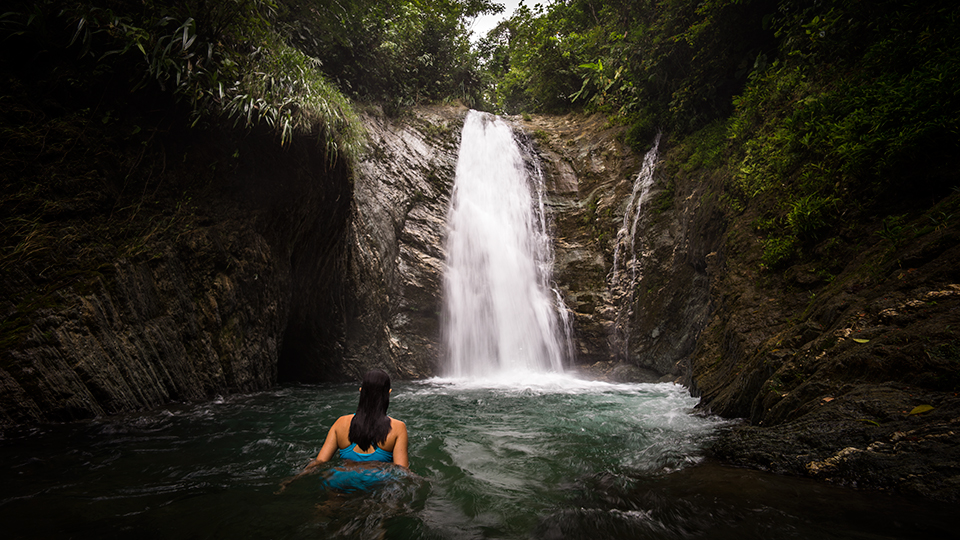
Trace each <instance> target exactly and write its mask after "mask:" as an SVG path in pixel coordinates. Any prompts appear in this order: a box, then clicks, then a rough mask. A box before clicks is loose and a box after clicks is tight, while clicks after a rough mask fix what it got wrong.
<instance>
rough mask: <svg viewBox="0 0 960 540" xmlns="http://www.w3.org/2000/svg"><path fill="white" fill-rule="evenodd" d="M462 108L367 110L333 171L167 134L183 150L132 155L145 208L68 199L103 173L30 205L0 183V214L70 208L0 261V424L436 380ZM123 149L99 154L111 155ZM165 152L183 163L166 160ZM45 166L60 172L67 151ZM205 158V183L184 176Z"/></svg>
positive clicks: (105, 199) (290, 154) (291, 155)
mask: <svg viewBox="0 0 960 540" xmlns="http://www.w3.org/2000/svg"><path fill="white" fill-rule="evenodd" d="M465 114H466V109H464V108H455V107H443V108H424V109H418V110H416V111H413V112H411V113H410V114H408V115H406V116H405V117H403V118H401V119H394V120H388V119H385V118H384V117H383V116H382V115H368V116H366V117H364V122H365V125H366V127H367V129H368V132H369V136H370V144H369V151H368V153H367V154H366V155H365V157H364V158H363V159H362V160H361V162H360V163H359V164H357V166H356V169H355V170H354V171H348V170H346V169H345V168H343V167H342V166H334V167H332V168H331V167H330V164H329V163H328V162H327V161H326V160H325V159H324V156H323V155H322V153H321V152H320V151H319V149H318V147H317V145H316V144H315V142H314V141H312V140H306V139H302V140H297V141H295V142H294V143H293V144H292V145H288V146H286V147H283V146H280V145H279V144H278V142H277V141H276V139H275V137H274V136H272V135H271V134H266V133H250V134H244V133H238V132H233V131H231V130H229V129H226V130H222V131H216V132H203V133H200V132H189V133H186V134H178V135H179V136H183V137H186V139H184V140H183V144H182V146H176V147H175V148H166V147H164V148H163V150H157V151H156V152H155V153H152V154H147V155H146V156H143V155H141V156H140V158H139V161H137V164H138V165H137V166H136V167H137V168H136V169H135V170H137V171H143V173H145V176H146V177H147V179H146V180H143V183H142V185H138V186H137V188H138V190H137V191H136V192H137V193H139V192H140V191H143V192H144V193H151V192H152V193H153V196H154V197H155V199H156V202H152V201H151V202H149V203H147V204H144V201H143V200H139V201H136V206H135V210H133V211H126V212H123V211H119V212H118V211H117V210H116V208H115V204H116V203H115V202H114V199H113V198H112V197H111V196H102V197H99V196H98V198H95V199H94V200H92V201H90V200H87V199H84V196H85V194H86V193H88V192H87V191H84V190H86V189H87V187H88V183H89V182H99V183H101V184H102V185H104V186H105V188H106V190H107V192H108V193H109V191H110V190H115V189H117V184H118V183H119V182H118V180H117V178H116V176H115V175H112V174H110V172H109V171H107V172H105V173H104V174H103V176H102V177H99V178H91V177H90V176H89V175H87V176H85V177H83V178H79V179H76V180H75V181H73V183H70V182H67V183H66V185H64V186H60V187H59V188H58V190H57V191H56V192H54V193H51V194H49V195H48V196H46V198H47V199H48V200H47V201H46V202H44V201H40V202H37V201H36V198H35V197H33V196H32V195H30V194H28V193H25V192H24V191H20V192H16V191H13V192H8V194H7V195H8V196H7V198H6V199H5V200H6V201H7V202H8V203H9V204H7V208H8V209H10V210H11V211H12V212H18V211H23V210H24V208H25V207H29V206H30V205H33V204H39V205H45V206H43V207H44V208H46V207H49V206H53V207H55V208H62V207H66V206H72V207H78V206H79V207H82V210H81V211H76V212H74V213H73V214H71V215H68V216H64V215H63V212H62V211H61V212H60V213H58V214H57V215H55V216H51V217H50V219H49V222H42V221H41V222H38V223H37V224H36V229H35V231H34V233H33V236H27V237H25V238H23V239H22V240H21V245H22V246H23V248H22V249H20V251H21V253H19V254H17V255H18V256H17V257H8V258H5V259H4V260H3V272H2V281H0V286H2V291H3V298H4V301H3V303H2V304H0V309H2V313H3V319H4V322H3V327H2V330H3V333H2V341H0V351H2V362H0V423H2V424H17V423H23V422H29V421H47V420H69V419H75V418H84V417H89V416H93V415H102V414H112V413H117V412H122V411H129V410H136V409H142V408H147V407H153V406H158V405H161V404H163V403H166V402H169V401H175V400H199V399H206V398H210V397H212V396H215V395H217V394H224V393H228V392H237V391H240V392H245V391H254V390H258V389H264V388H268V387H270V386H272V385H274V384H276V383H277V382H278V381H284V380H286V381H302V382H314V381H336V380H355V379H356V378H358V377H359V376H360V375H362V373H363V372H364V371H365V370H366V369H368V368H370V367H374V366H376V367H382V368H384V369H386V370H388V371H389V372H391V373H393V374H395V375H398V376H400V377H404V378H416V377H426V376H430V375H433V374H435V373H436V371H437V362H438V357H439V345H438V341H439V335H440V329H439V313H440V291H441V271H442V261H443V255H442V245H443V234H444V230H445V222H444V219H445V214H446V209H447V205H448V201H449V193H450V187H451V185H452V182H453V174H454V169H455V166H456V157H457V149H458V146H459V144H458V143H459V133H460V126H461V125H462V122H463V117H464V116H465ZM96 136H97V134H93V135H92V137H96ZM101 136H103V137H108V136H109V135H107V134H101ZM89 144H93V142H90V143H89ZM35 150H37V151H38V152H39V151H40V149H39V148H38V149H35ZM129 150H130V149H129V148H125V147H124V146H123V145H122V144H119V145H116V147H115V148H112V149H111V150H103V151H102V153H104V154H108V155H109V156H110V157H111V158H112V159H113V160H116V161H119V160H124V159H132V158H130V156H129V153H128V151H129ZM133 150H134V151H136V150H139V148H134V149H133ZM170 155H172V156H173V157H174V158H175V159H176V160H178V161H180V162H181V163H182V164H181V165H178V166H172V167H167V166H166V163H167V160H168V159H169V158H170ZM56 158H57V159H60V160H63V159H64V156H63V155H62V154H58V155H57V156H56ZM78 161H79V160H78ZM217 164H223V165H221V168H220V170H219V171H216V169H215V167H216V166H217ZM84 165H85V164H81V165H77V166H78V167H80V166H84ZM58 166H59V167H60V168H59V169H57V171H61V172H59V174H63V173H62V171H64V170H66V171H67V174H69V173H71V172H72V171H70V170H69V169H70V168H71V162H70V161H69V160H67V161H66V164H64V163H59V164H58ZM204 169H209V170H211V171H214V174H211V176H210V177H209V178H204V179H203V180H202V181H198V180H197V179H196V178H195V177H194V176H193V175H194V174H195V171H197V170H204ZM51 171H52V170H51ZM154 171H160V172H159V173H157V174H156V176H155V175H154V174H153V173H154ZM36 174H37V175H38V176H42V175H43V174H48V172H47V171H37V173H36ZM49 174H57V172H56V171H54V172H49ZM5 185H6V186H9V187H12V188H15V187H16V186H17V185H18V183H17V182H9V183H7V184H5ZM26 185H29V184H26ZM124 187H126V186H124ZM88 198H89V197H88ZM111 204H113V205H114V207H111ZM28 210H29V208H28ZM14 215H16V214H14ZM26 215H28V216H29V212H27V213H26ZM24 219H26V218H24ZM58 231H59V232H58ZM58 235H59V238H58ZM103 235H106V237H102V236H103ZM31 242H33V243H31Z"/></svg>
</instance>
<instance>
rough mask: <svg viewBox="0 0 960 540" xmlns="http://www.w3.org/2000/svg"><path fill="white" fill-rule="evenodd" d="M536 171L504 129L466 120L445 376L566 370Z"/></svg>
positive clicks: (448, 275) (451, 219) (455, 206)
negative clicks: (527, 165) (528, 169)
mask: <svg viewBox="0 0 960 540" xmlns="http://www.w3.org/2000/svg"><path fill="white" fill-rule="evenodd" d="M533 169H534V171H533V173H534V174H529V173H528V171H527V167H526V166H525V165H524V159H523V154H522V153H521V150H520V147H519V145H518V144H517V142H516V141H515V140H514V134H513V130H512V129H511V128H510V126H508V125H507V124H506V122H504V121H503V120H502V119H500V118H497V117H495V116H492V115H489V114H485V113H480V112H477V111H470V112H469V113H468V114H467V118H466V120H465V122H464V125H463V132H462V133H461V139H460V154H459V157H458V161H457V170H456V178H455V180H454V187H453V196H452V197H451V201H450V209H449V212H448V217H447V227H448V233H447V239H446V252H447V268H446V271H445V273H444V279H443V299H444V300H443V319H444V321H443V342H444V347H445V352H446V355H447V370H446V373H445V374H446V375H447V376H451V377H468V378H483V377H490V376H496V375H499V374H504V373H510V372H533V373H544V372H550V371H562V369H563V359H564V352H565V351H564V349H565V347H564V346H563V345H561V343H563V342H564V340H563V337H564V336H562V334H563V332H562V329H561V326H560V325H559V324H558V311H560V310H562V309H563V307H562V305H561V306H558V300H557V299H558V298H559V295H557V296H554V295H552V294H551V293H550V285H551V283H552V272H553V252H552V249H551V244H550V242H551V240H550V237H549V231H548V229H547V220H546V215H545V211H544V202H543V178H542V174H541V173H540V172H539V169H538V168H537V167H536V166H534V167H533ZM558 307H559V308H560V309H559V310H558Z"/></svg>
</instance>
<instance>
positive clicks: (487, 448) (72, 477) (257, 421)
mask: <svg viewBox="0 0 960 540" xmlns="http://www.w3.org/2000/svg"><path fill="white" fill-rule="evenodd" d="M565 385H566V383H562V384H560V383H558V384H555V385H553V386H551V385H549V384H547V385H546V386H542V385H541V386H523V385H516V386H513V387H499V388H483V387H462V386H457V385H452V384H446V383H436V382H434V383H409V384H399V385H397V387H396V388H395V390H394V394H395V397H394V399H393V402H392V404H391V413H392V414H394V415H395V416H397V417H399V418H402V419H404V420H406V421H407V423H408V426H409V427H410V432H411V462H412V466H411V471H410V472H409V473H405V472H401V473H399V474H397V479H396V481H394V482H391V483H389V484H388V485H386V486H385V487H383V488H381V489H377V490H375V491H374V492H371V493H363V494H352V495H343V494H337V493H331V492H328V491H326V490H324V489H323V488H322V485H321V482H320V480H321V478H320V476H319V475H318V476H311V477H307V478H304V479H301V480H298V481H297V482H294V483H292V484H291V485H290V487H289V488H288V489H287V490H285V491H284V492H282V493H279V494H278V493H277V491H278V488H279V483H280V482H281V480H283V479H284V478H287V477H289V476H290V475H292V474H294V473H296V472H297V471H298V470H299V468H300V467H302V466H303V464H304V463H306V461H308V460H309V459H310V458H311V457H313V456H314V455H315V454H316V452H317V450H318V448H319V445H320V444H321V443H322V441H323V437H324V435H325V433H326V429H327V427H328V426H329V425H330V423H331V422H332V421H333V419H335V418H336V417H337V416H339V415H340V414H344V413H347V412H350V411H351V410H352V409H353V407H354V406H355V399H356V388H355V385H339V386H321V387H317V386H308V387H288V388H282V389H279V390H277V391H274V392H266V393H261V394H255V395H249V396H235V397H232V398H230V399H226V400H220V401H217V402H214V403H208V404H204V405H198V406H182V407H171V408H168V409H166V410H163V411H156V412H151V413H147V414H141V415H132V416H128V417H123V418H111V419H107V420H98V421H92V422H85V423H76V424H69V425H58V426H43V427H40V428H33V429H30V430H24V431H19V432H13V431H9V430H8V431H6V432H4V433H3V436H2V439H0V459H2V463H3V466H2V467H0V524H2V527H0V531H2V532H0V535H2V538H6V539H10V538H136V539H138V540H141V539H142V540H146V539H152V538H363V539H366V538H378V537H379V538H410V539H415V538H420V539H431V538H437V539H440V538H455V539H457V540H462V539H468V538H531V537H532V538H577V539H579V538H658V539H673V538H704V539H727V538H731V539H732V538H738V539H739V538H863V539H868V538H869V539H880V538H925V539H926V538H957V537H958V536H957V533H956V531H957V530H958V529H957V525H958V524H960V519H958V517H957V516H956V515H955V514H956V512H955V510H954V508H952V507H944V506H942V505H936V504H932V503H928V502H923V501H907V500H902V499H899V498H896V497H891V496H887V495H885V494H875V493H874V494H871V493H860V492H856V491H851V490H847V489H843V488H837V487H833V486H829V485H823V484H819V483H813V482H809V481H806V480H803V479H796V478H785V477H778V476H773V475H766V474H762V473H758V472H753V471H747V470H740V469H730V468H725V467H720V466H718V465H716V464H711V463H703V462H701V461H702V460H701V459H700V458H699V457H698V456H699V455H700V452H701V449H702V447H703V445H704V444H709V440H710V437H711V435H712V433H714V432H715V430H716V428H717V427H718V426H719V425H720V424H721V423H720V422H719V421H718V420H716V419H711V418H702V417H697V416H695V415H692V414H691V413H690V408H691V407H692V405H693V403H695V401H694V400H691V399H690V398H689V397H688V396H686V395H685V393H684V392H683V391H682V389H676V388H672V387H670V386H669V385H634V386H617V387H613V386H606V387H604V386H596V387H587V386H584V387H573V388H571V387H569V386H565Z"/></svg>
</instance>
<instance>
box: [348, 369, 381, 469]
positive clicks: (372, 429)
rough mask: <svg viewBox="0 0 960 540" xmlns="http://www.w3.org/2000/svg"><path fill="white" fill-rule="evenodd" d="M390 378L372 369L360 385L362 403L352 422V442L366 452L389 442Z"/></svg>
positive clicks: (350, 435)
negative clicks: (377, 445)
mask: <svg viewBox="0 0 960 540" xmlns="http://www.w3.org/2000/svg"><path fill="white" fill-rule="evenodd" d="M389 406H390V376H389V375H387V374H386V373H385V372H383V371H381V370H379V369H371V370H370V371H368V372H367V374H366V375H364V376H363V382H362V383H361V384H360V403H359V404H357V414H355V415H354V416H353V420H351V422H350V433H349V437H350V442H353V443H357V448H359V449H360V450H363V451H366V450H367V449H368V448H370V447H371V446H374V445H376V444H378V443H382V442H384V441H386V440H387V435H388V434H389V433H390V417H388V416H387V407H389Z"/></svg>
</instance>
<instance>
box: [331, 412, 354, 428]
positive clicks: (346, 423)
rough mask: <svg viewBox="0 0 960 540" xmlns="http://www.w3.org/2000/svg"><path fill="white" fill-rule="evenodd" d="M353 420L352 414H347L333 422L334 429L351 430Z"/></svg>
mask: <svg viewBox="0 0 960 540" xmlns="http://www.w3.org/2000/svg"><path fill="white" fill-rule="evenodd" d="M351 420H353V415H352V414H345V415H343V416H341V417H340V418H337V421H336V422H334V423H333V429H335V430H337V431H350V421H351Z"/></svg>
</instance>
